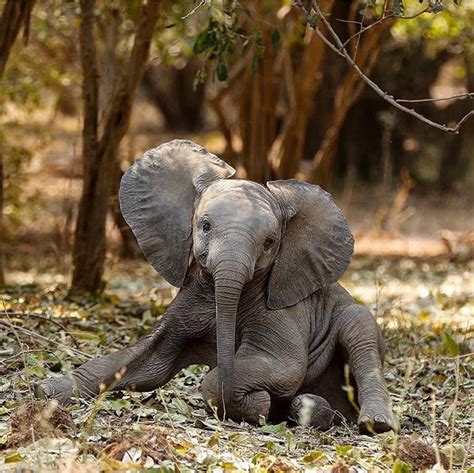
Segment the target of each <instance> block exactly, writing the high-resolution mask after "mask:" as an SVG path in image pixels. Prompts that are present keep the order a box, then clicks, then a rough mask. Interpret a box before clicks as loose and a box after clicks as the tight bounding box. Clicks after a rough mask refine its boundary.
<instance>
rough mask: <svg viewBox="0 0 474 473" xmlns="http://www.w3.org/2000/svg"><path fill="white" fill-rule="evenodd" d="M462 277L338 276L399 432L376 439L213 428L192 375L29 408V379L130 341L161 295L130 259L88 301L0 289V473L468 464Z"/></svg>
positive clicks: (415, 266)
mask: <svg viewBox="0 0 474 473" xmlns="http://www.w3.org/2000/svg"><path fill="white" fill-rule="evenodd" d="M472 269H473V263H472V262H467V263H462V264H460V263H457V264H455V263H450V262H448V261H447V260H444V259H432V260H416V259H404V258H399V259H393V260H392V259H388V258H373V257H358V258H356V259H355V260H354V262H353V264H352V267H351V269H350V271H349V272H348V273H347V274H346V275H345V277H344V279H343V281H342V282H343V284H344V286H345V287H347V288H348V290H349V291H350V292H351V293H352V294H353V295H354V296H355V297H356V299H357V300H358V301H360V302H362V303H365V304H366V305H368V306H369V307H370V309H371V310H372V311H373V313H374V314H375V316H376V318H377V321H378V322H379V324H380V325H381V327H382V329H383V331H384V335H385V338H386V341H387V346H388V350H387V355H386V360H385V377H386V380H387V384H388V386H389V390H390V392H391V396H392V399H393V404H394V410H395V412H396V413H397V415H398V416H399V419H400V424H401V432H400V434H399V435H397V434H393V433H387V434H382V435H379V436H376V437H369V436H365V435H360V434H359V433H358V432H357V429H356V427H355V426H352V425H346V424H343V425H341V426H338V427H333V428H332V429H330V430H329V431H327V432H319V431H317V430H315V429H312V428H310V427H300V426H297V427H289V426H287V425H286V423H282V424H278V425H268V424H267V425H261V426H252V425H249V424H246V423H236V422H233V421H230V420H226V421H222V420H219V419H218V418H216V417H215V416H214V415H213V414H212V413H211V412H209V411H208V410H207V409H206V406H205V404H204V401H203V400H202V398H201V396H200V394H199V385H200V381H201V379H202V377H203V375H204V373H205V372H206V368H204V367H201V366H191V367H188V368H187V369H185V370H183V371H182V372H181V373H180V374H179V375H178V376H176V377H175V379H173V380H172V381H171V382H170V383H168V384H167V385H165V386H163V387H162V388H161V389H159V390H156V391H155V392H152V393H129V392H127V393H109V394H107V395H104V396H101V397H99V398H98V399H97V400H94V401H85V400H81V402H80V403H79V404H77V405H73V406H70V407H68V408H67V409H65V408H61V407H59V406H57V405H55V404H54V403H45V402H44V401H41V402H39V401H34V400H33V399H32V394H31V392H32V389H31V387H32V383H33V382H36V381H38V380H39V379H41V378H46V377H49V376H55V375H59V374H61V373H65V372H69V371H71V370H72V369H74V368H75V367H76V366H78V365H80V364H81V363H83V362H84V361H86V360H87V359H88V357H90V356H96V355H98V354H101V353H105V352H107V351H112V350H115V349H118V348H121V347H123V346H125V345H128V344H131V343H133V342H135V341H136V340H137V339H138V338H140V337H142V336H143V335H144V334H145V333H147V332H148V331H149V330H150V329H151V328H152V327H153V325H154V324H155V322H156V319H157V317H159V316H160V315H161V314H162V313H163V312H164V310H165V307H166V304H167V303H169V301H170V299H171V298H172V296H173V294H174V292H173V289H171V288H170V287H168V286H166V284H164V283H163V282H162V281H160V280H157V278H156V276H153V273H152V272H151V271H148V269H146V263H144V262H132V263H127V266H124V267H123V268H121V267H120V266H119V267H116V268H115V271H114V272H113V274H112V277H111V281H110V283H109V286H108V289H107V291H106V293H105V295H104V297H102V298H100V299H94V298H76V299H74V300H71V299H70V298H68V297H67V287H66V286H65V284H64V277H63V276H62V275H57V277H56V276H55V275H54V274H50V275H49V277H48V278H47V279H46V280H47V283H46V284H40V285H24V286H17V287H15V288H12V289H9V290H8V292H5V293H3V294H2V303H3V307H2V309H3V310H2V312H0V313H1V315H0V471H2V472H3V471H19V468H20V466H21V468H31V469H32V470H34V471H81V472H82V471H85V472H89V471H150V472H152V471H160V472H165V471H255V472H280V471H333V472H349V471H351V472H352V471H354V472H355V471H357V472H360V471H374V470H377V471H379V470H381V471H396V472H405V471H417V470H419V469H423V468H433V466H434V465H435V464H437V466H436V468H438V469H443V468H445V469H447V468H449V467H450V466H451V467H452V468H453V469H464V470H466V469H468V468H471V467H472V458H473V453H474V452H473V438H472V437H473V399H472V393H473V392H474V382H473V373H474V363H473V356H472V353H473V351H474V350H473V348H474V347H473V332H474V313H473V303H472V302H473V293H472V292H473V287H474V280H473V277H472V274H473V273H472ZM36 270H38V269H36ZM131 275H133V276H131ZM29 314H36V315H37V316H29ZM38 316H39V317H38Z"/></svg>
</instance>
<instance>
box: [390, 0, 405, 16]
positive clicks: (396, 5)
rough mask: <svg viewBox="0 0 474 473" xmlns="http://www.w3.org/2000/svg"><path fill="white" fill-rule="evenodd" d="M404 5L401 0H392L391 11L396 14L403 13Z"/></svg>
mask: <svg viewBox="0 0 474 473" xmlns="http://www.w3.org/2000/svg"><path fill="white" fill-rule="evenodd" d="M404 10H405V6H404V5H403V0H393V7H392V12H393V14H394V15H396V16H400V15H403V12H404Z"/></svg>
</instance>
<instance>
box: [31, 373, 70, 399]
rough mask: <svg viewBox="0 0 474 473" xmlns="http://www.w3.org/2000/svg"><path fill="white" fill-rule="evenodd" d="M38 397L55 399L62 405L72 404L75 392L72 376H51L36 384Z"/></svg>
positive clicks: (35, 390)
mask: <svg viewBox="0 0 474 473" xmlns="http://www.w3.org/2000/svg"><path fill="white" fill-rule="evenodd" d="M33 392H34V395H35V397H36V398H37V399H55V400H56V401H58V402H59V404H61V405H62V406H67V405H69V404H71V402H72V398H73V396H74V395H75V394H74V382H73V380H72V378H71V377H70V376H67V375H66V376H61V377H58V378H50V379H47V380H45V381H42V382H41V383H38V384H35V385H34V391H33Z"/></svg>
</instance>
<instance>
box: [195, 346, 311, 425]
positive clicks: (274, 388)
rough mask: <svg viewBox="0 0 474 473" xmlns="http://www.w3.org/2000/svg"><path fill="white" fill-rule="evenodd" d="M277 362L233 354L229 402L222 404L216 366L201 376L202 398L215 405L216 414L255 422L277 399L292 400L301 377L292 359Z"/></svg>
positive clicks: (266, 416)
mask: <svg viewBox="0 0 474 473" xmlns="http://www.w3.org/2000/svg"><path fill="white" fill-rule="evenodd" d="M287 361H288V364H287V365H283V364H280V363H279V362H278V361H277V360H273V359H269V358H268V357H266V356H263V355H262V356H255V355H252V356H238V355H237V356H236V359H235V368H234V389H233V392H234V395H233V402H232V404H231V405H226V406H222V404H221V399H222V393H219V386H218V368H214V369H213V370H211V371H210V372H209V373H208V374H207V375H206V376H205V378H204V380H203V382H202V385H201V392H202V395H203V398H204V400H205V401H206V402H207V403H208V404H210V405H211V406H213V407H217V413H218V415H219V416H220V417H221V418H222V417H229V418H231V419H233V420H235V421H237V422H239V421H241V420H245V421H246V422H250V423H254V424H258V423H260V422H261V421H262V420H264V419H266V420H268V419H269V417H271V414H272V412H271V409H273V403H274V401H275V400H277V399H287V400H289V399H292V398H293V397H294V395H295V393H296V391H297V389H298V387H299V385H300V383H301V380H302V377H303V376H304V365H303V364H301V366H299V365H298V366H297V363H295V362H294V361H293V360H291V361H290V359H288V360H287Z"/></svg>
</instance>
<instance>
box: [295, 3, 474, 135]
mask: <svg viewBox="0 0 474 473" xmlns="http://www.w3.org/2000/svg"><path fill="white" fill-rule="evenodd" d="M311 3H312V7H313V9H314V11H315V12H316V14H317V15H318V18H319V19H320V20H321V21H322V22H323V23H324V25H325V26H326V28H327V30H328V31H329V33H330V35H331V36H332V38H333V39H334V41H335V43H336V44H335V45H334V44H333V43H332V42H331V41H330V40H329V39H327V38H326V37H325V36H324V34H323V33H322V32H321V30H320V29H319V28H318V27H317V25H316V24H315V23H314V22H313V21H310V19H309V15H308V12H307V11H306V10H305V9H304V8H302V7H301V4H300V3H299V2H297V3H296V4H297V5H299V6H300V8H301V9H302V10H303V14H304V16H305V18H306V20H307V22H308V24H309V25H310V26H311V27H312V28H314V30H315V31H316V33H317V34H318V36H319V37H320V38H321V39H322V40H323V41H324V42H325V43H326V44H327V45H328V46H329V47H330V48H331V49H332V50H333V51H334V52H336V53H337V54H339V55H340V56H342V57H343V58H344V59H345V60H346V62H347V63H348V64H349V65H350V66H351V67H353V68H354V69H355V71H356V72H357V74H358V75H359V77H360V78H361V79H362V80H363V81H364V82H365V83H366V84H367V85H369V86H370V88H371V89H372V90H373V91H374V92H375V93H376V94H377V95H379V96H380V97H381V98H382V99H384V100H385V101H386V102H388V103H389V104H391V105H392V106H394V107H395V108H397V109H398V110H401V111H402V112H404V113H407V114H409V115H411V116H413V117H415V118H417V119H418V120H420V121H422V122H423V123H426V124H427V125H430V126H432V127H434V128H437V129H438V130H441V131H444V132H448V133H453V134H456V135H457V134H458V133H459V131H460V129H461V127H462V126H463V125H464V124H465V123H466V122H467V120H468V119H469V118H470V117H471V116H473V115H474V110H471V111H470V112H468V113H467V114H466V115H464V117H462V118H461V119H460V120H459V121H458V122H457V124H456V125H455V126H454V127H449V126H446V125H443V124H441V123H438V122H435V121H433V120H430V119H429V118H427V117H425V116H424V115H421V114H420V113H418V112H417V111H415V110H413V109H411V108H407V107H405V106H404V105H401V104H400V103H399V102H397V100H396V99H395V98H394V97H393V96H392V95H390V94H388V93H387V92H385V91H384V90H382V89H381V88H380V87H379V85H377V84H376V83H375V82H374V81H373V80H372V79H370V78H369V77H367V75H366V74H364V72H363V71H362V70H361V68H360V67H359V66H358V65H357V64H356V62H355V61H354V60H353V59H352V57H351V56H350V54H349V53H348V52H347V50H346V48H345V47H344V44H343V43H342V41H341V39H340V38H339V36H338V34H337V33H336V32H335V31H334V29H333V27H332V26H331V24H330V23H329V21H328V20H327V19H326V18H325V16H324V14H323V13H322V11H321V9H320V8H319V5H318V3H317V1H315V0H312V2H311Z"/></svg>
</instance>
